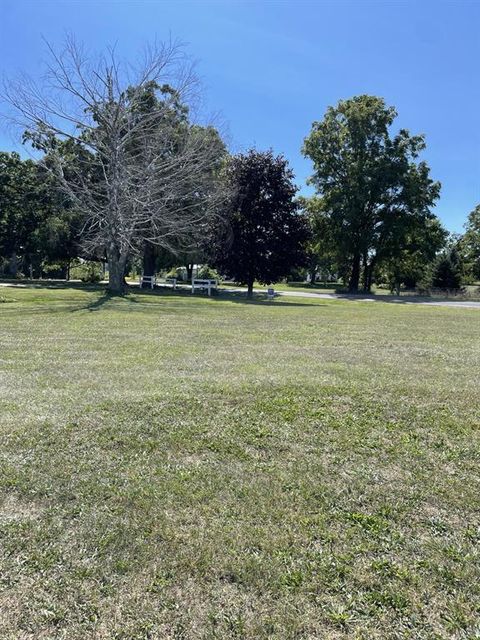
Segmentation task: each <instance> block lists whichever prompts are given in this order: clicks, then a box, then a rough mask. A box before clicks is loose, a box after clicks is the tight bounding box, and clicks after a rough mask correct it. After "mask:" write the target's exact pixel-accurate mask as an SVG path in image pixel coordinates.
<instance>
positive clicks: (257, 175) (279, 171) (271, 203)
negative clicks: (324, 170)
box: [209, 149, 309, 297]
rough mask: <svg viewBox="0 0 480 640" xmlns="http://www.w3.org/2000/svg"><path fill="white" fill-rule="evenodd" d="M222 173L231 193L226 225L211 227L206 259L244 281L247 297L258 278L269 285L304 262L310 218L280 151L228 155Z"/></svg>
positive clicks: (237, 279)
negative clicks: (303, 212) (300, 203)
mask: <svg viewBox="0 0 480 640" xmlns="http://www.w3.org/2000/svg"><path fill="white" fill-rule="evenodd" d="M224 173H225V175H224V178H225V183H226V186H227V190H228V191H229V192H230V193H231V194H232V195H231V197H230V201H229V203H228V205H227V212H226V224H222V225H220V226H217V227H216V228H215V230H214V233H213V240H212V243H211V254H212V255H211V258H210V260H209V264H212V266H214V267H215V268H217V269H218V270H219V271H220V272H221V273H223V274H225V275H228V276H230V277H232V278H233V279H234V280H236V281H237V282H240V283H242V284H246V285H247V287H248V296H249V297H251V296H252V292H253V283H254V282H255V281H256V280H257V281H259V282H261V283H263V284H271V283H273V282H277V281H278V280H279V279H280V278H282V277H285V276H287V275H288V274H289V273H290V270H291V269H292V267H296V266H303V265H304V264H305V262H306V255H305V244H306V242H307V240H308V236H309V229H308V221H307V219H306V217H305V216H304V215H301V214H300V212H299V206H298V202H297V201H296V199H295V194H296V192H297V187H296V186H295V184H294V182H293V173H292V171H291V169H290V168H289V167H288V163H287V161H286V160H285V158H283V157H282V156H274V155H273V152H272V151H266V152H261V151H256V150H254V149H252V150H250V151H249V152H248V153H245V154H239V155H237V156H234V157H232V158H231V159H230V160H229V162H228V163H227V166H226V168H225V172H224Z"/></svg>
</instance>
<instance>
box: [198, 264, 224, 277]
mask: <svg viewBox="0 0 480 640" xmlns="http://www.w3.org/2000/svg"><path fill="white" fill-rule="evenodd" d="M197 277H198V278H202V279H204V280H221V279H222V278H221V276H220V274H219V273H218V271H216V269H212V267H209V266H208V264H204V265H203V266H202V267H201V268H200V269H199V271H198V276H197Z"/></svg>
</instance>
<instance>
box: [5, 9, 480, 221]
mask: <svg viewBox="0 0 480 640" xmlns="http://www.w3.org/2000/svg"><path fill="white" fill-rule="evenodd" d="M0 12H1V13H0V61H1V67H2V72H3V73H4V74H6V75H7V76H11V75H14V74H15V73H16V72H17V71H18V70H23V71H27V72H28V73H30V74H31V75H35V74H38V73H39V71H40V68H41V61H42V59H44V58H45V46H44V44H43V42H42V36H44V37H45V38H46V39H47V40H49V41H50V42H52V43H54V44H55V43H61V41H62V39H63V38H64V35H65V33H66V32H72V33H74V34H75V35H76V36H77V37H78V39H79V40H82V41H83V42H85V43H86V44H87V45H89V46H91V47H92V48H95V49H101V48H103V47H104V46H105V45H107V44H113V43H117V49H118V51H119V52H120V53H121V54H122V55H124V56H127V57H132V58H135V56H136V55H137V53H138V51H139V50H140V49H141V47H142V44H143V43H144V42H145V41H152V40H153V39H154V38H155V37H156V38H158V39H160V40H161V39H165V38H168V37H169V35H170V34H171V35H172V36H173V37H174V38H178V39H181V40H182V41H184V42H185V43H186V44H187V48H188V52H189V53H190V54H191V55H192V56H193V57H194V58H195V59H196V60H197V61H198V67H197V69H198V72H199V74H200V76H201V78H202V80H203V83H204V88H205V91H204V93H205V98H204V101H205V108H206V110H207V111H209V112H220V114H221V117H222V119H223V120H224V121H225V122H226V123H227V125H228V129H229V138H230V142H231V146H232V149H233V150H234V151H240V150H243V149H246V148H248V147H249V146H251V145H255V146H257V147H258V148H269V147H272V148H273V149H274V150H275V151H276V152H279V153H283V154H285V156H286V157H287V158H288V160H289V161H290V163H291V166H292V168H293V170H294V172H295V175H296V179H297V182H298V184H299V185H300V186H302V187H304V185H305V181H306V178H307V177H308V175H309V174H310V172H311V164H310V162H309V161H308V160H306V159H304V158H303V157H302V155H301V152H300V148H301V145H302V141H303V138H304V137H305V136H306V135H307V134H308V132H309V130H310V126H311V123H312V121H314V120H319V119H321V118H322V116H323V114H324V112H325V109H326V107H327V106H329V105H332V104H335V103H336V102H337V101H338V100H339V99H341V98H348V97H350V96H353V95H358V94H361V93H370V94H375V95H379V96H382V97H384V98H385V100H386V101H387V103H388V104H392V105H394V106H395V107H396V108H397V110H398V112H399V117H398V120H397V123H398V126H402V127H406V128H408V129H410V130H411V131H412V132H413V133H424V134H425V135H426V138H427V150H426V152H425V154H424V158H425V159H426V160H427V162H428V163H429V164H430V166H431V169H432V176H433V177H434V178H435V179H438V180H440V181H441V182H442V185H443V187H442V197H441V200H440V202H439V204H438V206H437V208H436V212H437V213H438V215H439V216H440V217H441V219H442V220H443V222H444V223H445V225H446V226H447V227H448V228H449V229H450V230H452V231H461V230H462V225H463V223H464V222H465V219H466V216H467V214H468V213H469V211H470V210H471V209H472V208H473V207H474V206H475V205H476V204H478V203H480V125H479V119H480V73H479V69H480V38H479V35H478V34H479V30H480V2H462V1H461V0H458V1H456V2H441V1H436V2H427V1H425V2H422V1H417V2H387V1H386V0H385V1H383V2H380V1H378V2H366V1H365V2H364V1H362V0H353V1H351V2H342V1H337V2H314V1H311V2H290V1H283V2H277V1H270V2H267V1H264V2H227V1H226V0H224V1H217V2H202V1H201V0H197V1H196V2H153V1H152V2H101V1H95V2H91V1H78V0H77V1H69V2H66V1H62V0H58V1H56V2H43V1H42V0H37V1H35V2H26V1H19V0H15V1H11V0H0ZM0 148H1V149H12V148H14V145H13V143H12V140H11V137H10V136H9V135H8V134H7V133H6V132H5V130H0Z"/></svg>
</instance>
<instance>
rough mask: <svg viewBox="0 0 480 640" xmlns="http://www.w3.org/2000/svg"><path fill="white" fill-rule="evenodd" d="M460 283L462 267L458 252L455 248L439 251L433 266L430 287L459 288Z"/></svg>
mask: <svg viewBox="0 0 480 640" xmlns="http://www.w3.org/2000/svg"><path fill="white" fill-rule="evenodd" d="M461 285H462V268H461V263H460V258H459V255H458V252H457V250H456V249H455V248H452V249H450V250H449V251H445V252H443V253H441V254H440V255H439V256H438V258H437V260H436V262H435V264H434V267H433V273H432V287H434V288H438V289H450V290H455V289H460V287H461Z"/></svg>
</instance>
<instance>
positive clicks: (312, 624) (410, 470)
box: [0, 286, 480, 640]
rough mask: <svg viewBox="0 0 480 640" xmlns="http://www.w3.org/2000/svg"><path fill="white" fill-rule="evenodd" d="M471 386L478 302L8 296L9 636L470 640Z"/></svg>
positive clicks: (473, 523)
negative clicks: (470, 305) (461, 305)
mask: <svg viewBox="0 0 480 640" xmlns="http://www.w3.org/2000/svg"><path fill="white" fill-rule="evenodd" d="M2 301H3V302H2ZM479 376H480V312H479V311H477V310H474V309H451V308H441V307H422V306H413V305H401V304H389V303H387V302H385V303H380V302H378V303H376V304H374V305H372V304H368V303H361V302H354V301H330V300H322V301H319V300H310V299H301V300H300V299H298V298H297V299H293V298H282V299H281V300H280V299H278V300H276V301H274V302H273V303H267V302H263V301H258V302H256V303H255V302H254V303H248V302H246V301H244V300H243V298H241V297H230V298H229V297H227V296H226V295H223V296H219V297H216V298H212V299H208V298H207V297H206V296H201V295H198V296H195V297H193V296H192V295H191V294H188V293H184V294H182V293H178V294H174V293H168V292H164V293H161V294H151V293H150V292H145V293H141V292H137V293H135V294H132V295H130V296H128V297H127V298H125V299H110V298H108V297H106V296H104V295H103V294H102V291H101V289H100V288H95V287H90V288H88V287H80V286H79V287H67V288H61V287H58V288H56V287H52V288H41V287H27V288H18V287H17V288H13V287H4V288H2V289H0V439H1V448H0V456H1V460H0V507H1V508H0V638H2V640H24V639H25V640H26V639H32V640H39V639H40V640H42V639H48V640H51V639H68V640H70V639H72V640H80V639H87V638H88V639H92V638H93V639H106V638H109V639H116V640H120V639H121V640H142V639H147V638H150V639H158V640H169V639H173V638H175V639H178V640H180V639H181V640H193V639H195V640H197V639H207V638H208V639H214V638H215V639H219V640H223V639H230V638H247V639H257V638H258V639H266V638H269V639H287V638H288V639H292V640H293V639H297V640H298V639H302V640H303V639H305V640H307V639H308V640H313V639H322V640H323V639H327V640H329V639H332V638H355V639H360V638H363V639H365V640H370V639H379V640H380V639H393V638H402V639H403V638H412V639H415V640H418V639H424V638H432V639H440V638H445V639H447V638H448V639H451V638H458V639H463V640H466V639H470V640H473V639H474V638H480V582H479V579H480V571H479V542H480V515H479V514H480V482H479V467H478V464H479V458H480V456H479V440H480V434H479V422H480V393H479Z"/></svg>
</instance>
